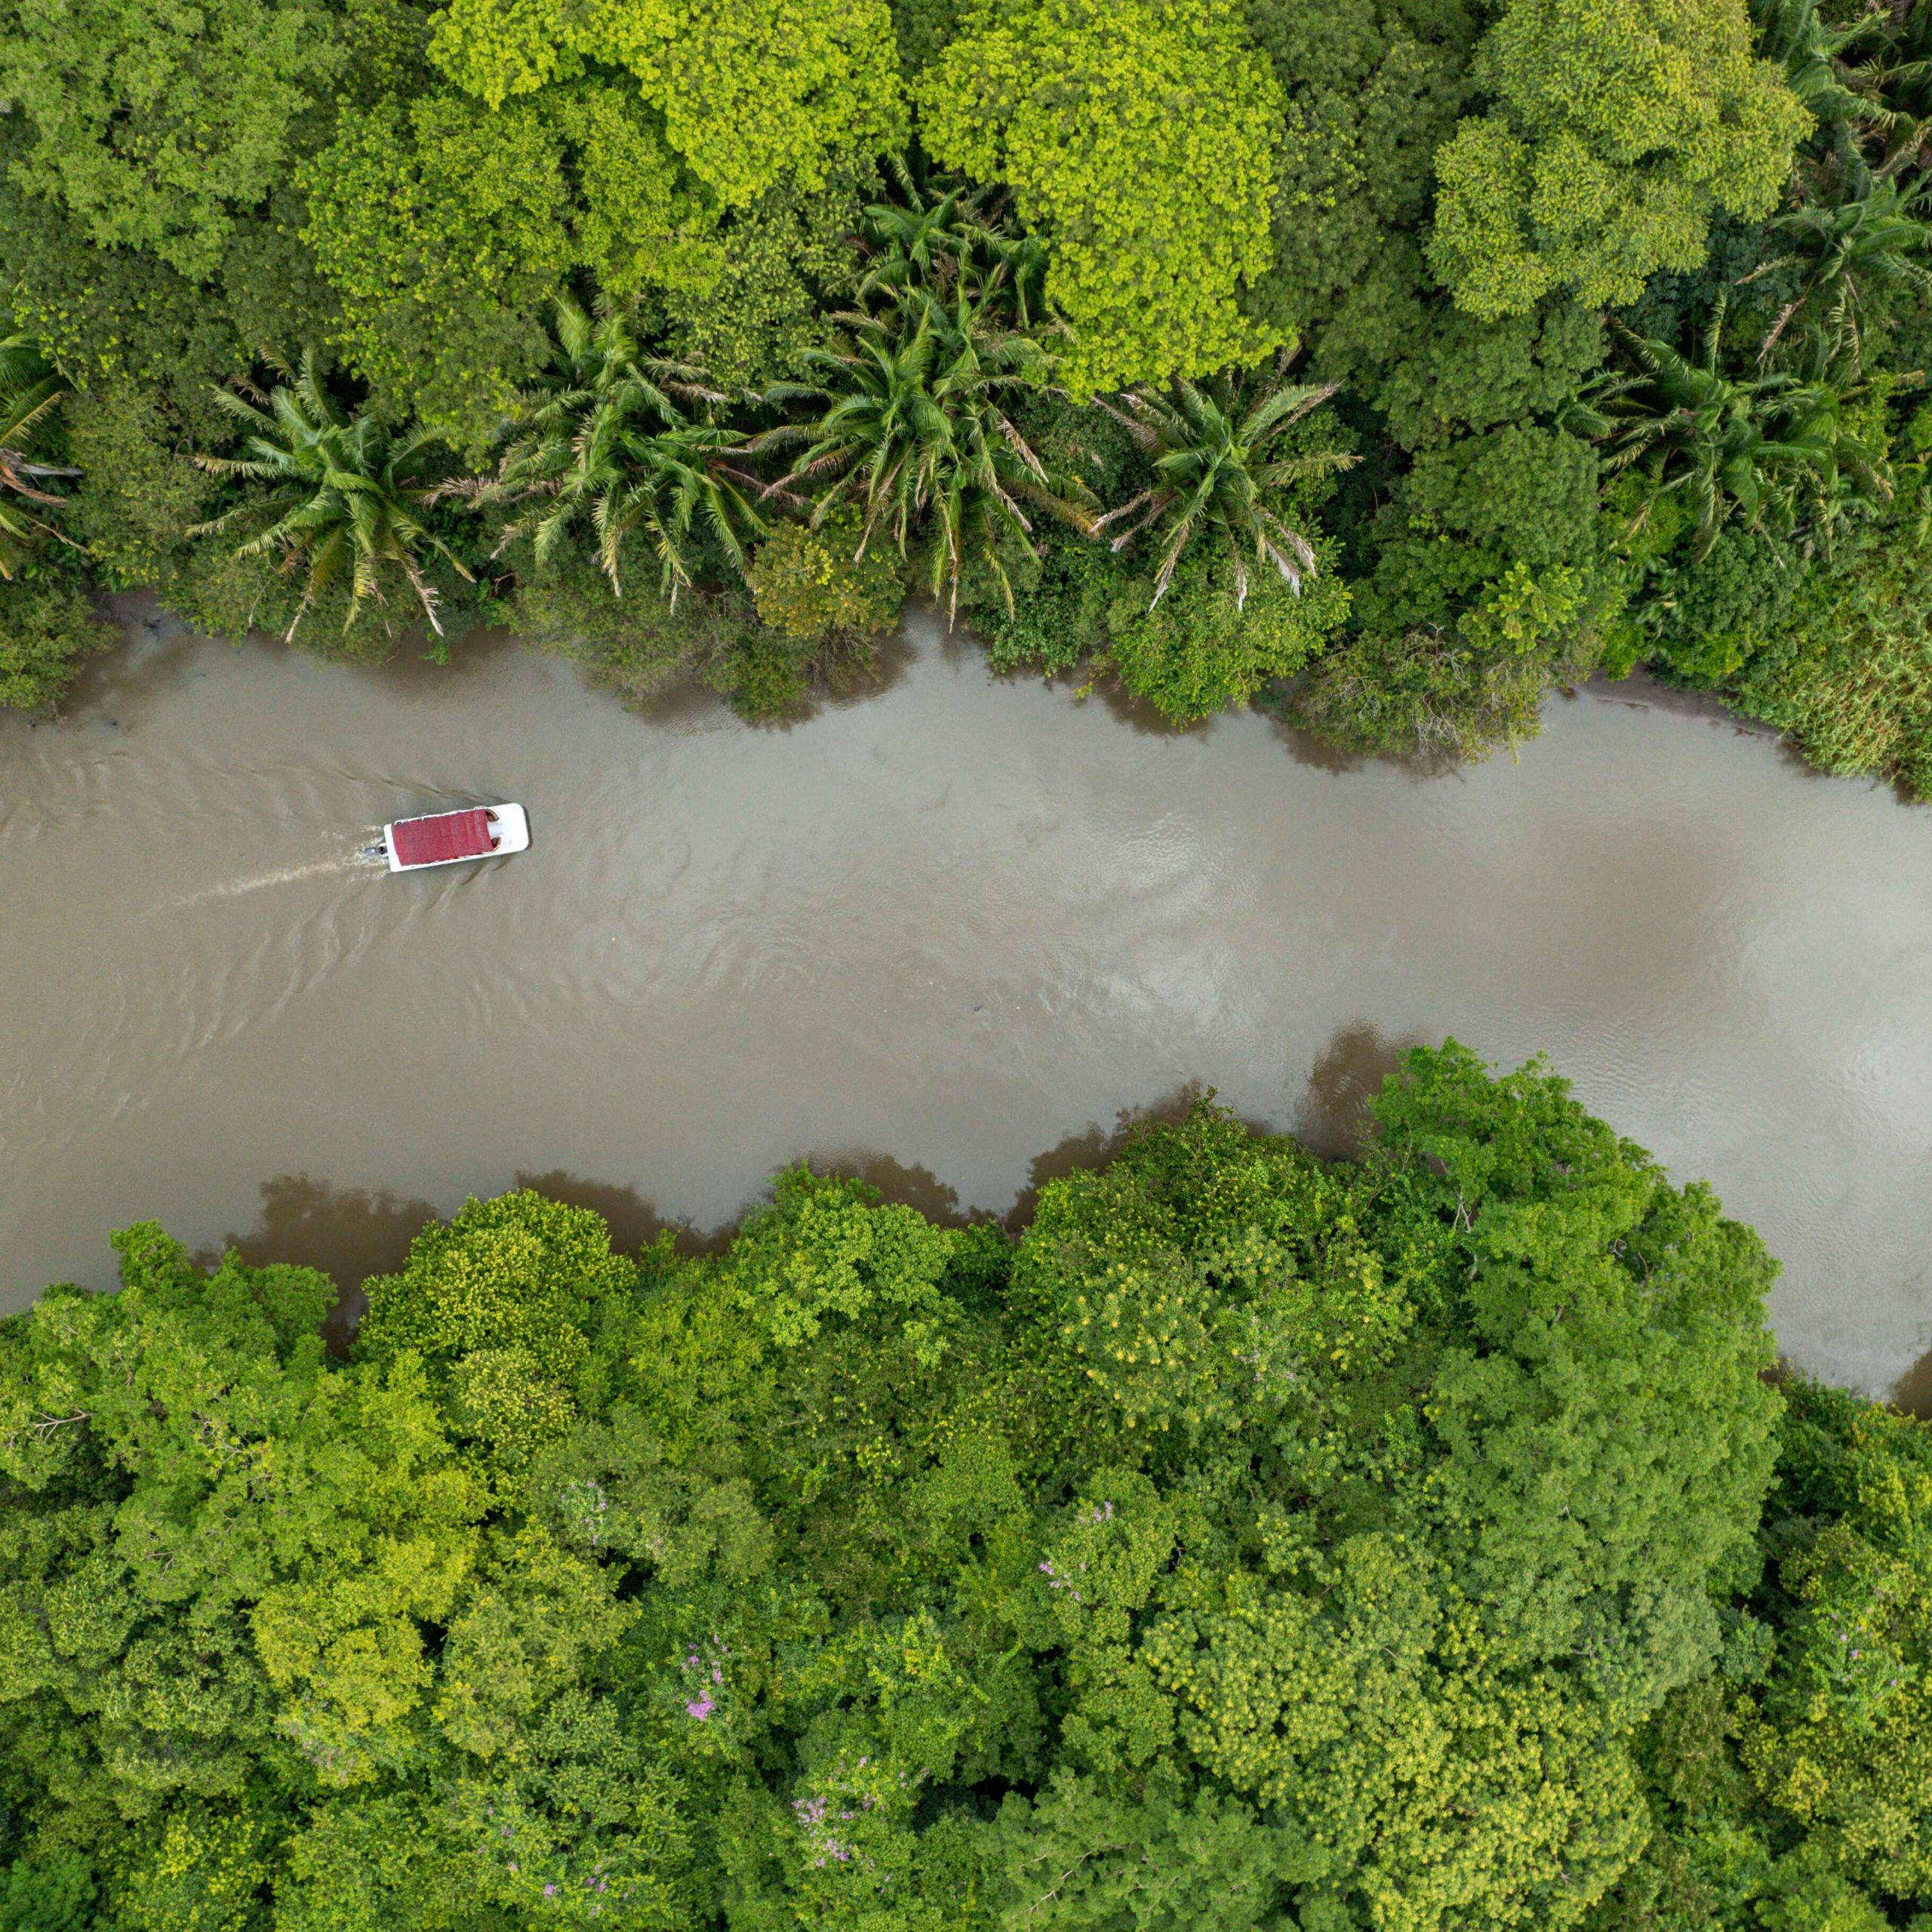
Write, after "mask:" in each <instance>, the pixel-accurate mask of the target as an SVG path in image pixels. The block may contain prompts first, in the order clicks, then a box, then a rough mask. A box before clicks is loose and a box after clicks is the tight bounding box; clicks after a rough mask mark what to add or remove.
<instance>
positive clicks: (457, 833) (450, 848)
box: [372, 804, 530, 872]
mask: <svg viewBox="0 0 1932 1932" xmlns="http://www.w3.org/2000/svg"><path fill="white" fill-rule="evenodd" d="M372 849H373V850H374V851H376V852H378V853H380V854H381V855H382V856H383V857H384V858H386V860H388V861H389V870H390V871H391V872H425V871H427V870H428V869H429V867H430V866H456V865H460V864H462V863H463V862H464V860H468V859H495V858H500V857H503V856H504V855H505V854H507V853H510V852H527V851H529V849H530V818H529V815H528V813H526V812H525V811H524V809H523V808H522V807H521V805H509V804H504V805H472V806H470V807H469V808H466V810H464V811H460V812H435V813H432V814H430V816H429V817H427V818H399V819H397V820H395V822H394V823H392V824H389V825H386V826H383V836H382V841H381V843H380V844H378V845H377V846H375V847H374V848H372Z"/></svg>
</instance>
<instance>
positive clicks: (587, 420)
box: [467, 295, 765, 605]
mask: <svg viewBox="0 0 1932 1932" xmlns="http://www.w3.org/2000/svg"><path fill="white" fill-rule="evenodd" d="M555 306H556V351H555V356H554V358H553V359H552V365H551V374H550V377H549V380H548V381H547V382H546V383H543V384H542V385H541V386H539V387H537V388H536V389H532V390H531V391H529V392H527V393H526V394H525V395H524V397H523V398H521V411H520V421H519V423H518V429H517V430H516V432H515V435H514V436H513V438H512V441H511V442H510V444H509V447H508V448H507V449H506V451H504V454H503V460H502V463H501V464H500V467H499V469H498V472H497V475H496V476H495V477H494V478H492V479H491V480H490V481H488V482H487V483H485V484H483V485H480V486H472V487H471V488H470V489H469V491H468V492H467V494H472V496H480V497H487V498H490V499H493V500H499V501H506V502H510V503H528V506H529V507H528V509H525V512H523V514H522V515H520V516H518V518H515V520H514V521H512V523H511V524H510V525H509V527H508V528H507V529H506V531H505V533H504V537H503V545H500V546H498V547H499V551H500V550H501V549H502V548H503V546H504V545H507V544H509V543H511V542H512V541H514V540H515V539H516V538H518V537H528V538H529V539H530V540H531V545H532V547H533V548H534V550H535V552H536V554H537V561H538V562H539V563H542V562H543V561H546V560H547V559H548V558H549V556H550V555H552V552H554V550H555V547H556V545H557V543H558V540H560V539H561V537H562V536H563V535H564V534H565V532H566V531H568V530H569V529H570V528H571V527H572V526H573V525H574V524H576V523H577V521H579V520H580V518H581V519H587V520H588V521H589V525H590V526H591V528H592V531H593V532H594V534H595V537H596V540H597V552H598V561H599V562H600V563H601V565H602V567H603V568H604V571H605V574H607V575H608V577H609V578H610V580H611V589H613V591H614V592H616V593H617V595H620V596H621V595H623V583H622V580H621V576H620V561H621V558H622V553H623V546H624V543H625V541H626V539H627V538H628V537H630V536H631V534H632V533H633V532H634V531H637V530H638V529H640V528H641V529H642V530H643V531H645V533H646V534H648V537H649V538H650V540H651V548H652V549H653V551H654V552H655V554H656V555H657V560H658V565H659V568H660V581H661V584H662V587H663V589H664V591H665V592H666V594H667V595H669V598H670V599H671V601H672V603H673V604H674V605H675V603H676V601H677V598H678V592H679V591H680V590H681V589H686V588H688V587H689V586H690V585H691V582H692V566H693V561H694V559H693V555H692V534H693V530H694V526H695V525H697V523H698V521H700V519H701V520H702V521H703V522H704V523H705V524H706V525H707V526H708V527H709V529H710V530H711V531H712V534H713V535H714V536H715V537H716V538H717V539H718V543H719V544H720V545H721V547H722V548H723V549H724V552H725V554H726V555H728V557H729V558H731V561H733V562H734V564H736V565H737V567H738V568H739V569H740V571H743V569H744V568H745V566H746V552H745V546H744V535H745V534H749V535H752V536H761V535H762V534H764V529H765V524H764V519H763V518H762V517H761V516H760V515H759V513H758V510H757V509H755V507H754V506H753V505H752V503H751V501H750V500H749V497H747V496H746V490H747V489H755V488H757V487H758V479H757V478H755V477H754V476H753V475H751V473H750V472H748V471H746V470H744V469H740V468H739V467H738V466H737V465H736V463H735V462H734V458H736V457H737V456H738V455H740V454H741V453H742V449H743V441H744V438H743V435H741V434H740V432H738V431H737V430H736V429H733V428H731V426H729V425H728V424H725V423H717V422H715V421H713V420H711V418H710V416H709V411H710V410H711V409H712V408H715V406H716V405H720V404H722V403H724V402H726V401H728V400H729V398H728V397H727V396H725V395H723V394H722V393H721V392H718V391H717V390H715V389H711V388H709V387H708V386H706V383H705V380H704V377H703V372H702V371H700V370H697V369H694V368H691V367H689V366H688V365H685V364H682V363H677V362H671V361H664V360H663V359H661V358H654V357H649V356H646V355H644V354H642V353H641V351H640V350H639V348H638V343H637V340H636V337H635V332H634V331H633V330H632V325H631V322H630V319H629V316H628V315H626V314H624V313H623V312H621V311H617V310H611V311H608V312H605V313H604V314H602V315H598V316H597V317H596V318H594V319H593V318H592V316H590V315H589V314H587V313H586V312H585V310H584V309H583V308H582V307H581V306H579V305H578V304H577V303H575V302H574V301H573V300H571V298H570V297H568V295H560V296H558V297H557V299H556V305H555ZM694 408H697V409H698V410H700V411H703V412H705V413H703V414H693V413H691V411H692V410H693V409H694ZM741 486H742V487H741ZM741 532H742V533H743V534H741Z"/></svg>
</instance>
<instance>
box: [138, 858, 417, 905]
mask: <svg viewBox="0 0 1932 1932" xmlns="http://www.w3.org/2000/svg"><path fill="white" fill-rule="evenodd" d="M385 863H386V861H385V860H383V857H382V855H381V853H380V851H377V853H376V854H374V856H373V857H372V856H371V854H370V852H369V851H368V849H367V848H364V849H362V850H359V851H354V852H348V853H344V854H340V855H339V856H338V857H335V858H333V859H312V860H309V862H308V863H306V865H300V866H282V867H281V869H279V870H278V871H275V872H263V873H261V874H260V875H258V876H257V877H256V878H238V879H230V880H228V881H225V882H224V883H223V884H220V885H210V886H204V887H203V888H202V890H201V891H198V892H190V893H188V894H186V895H185V896H184V897H181V898H180V899H176V900H170V901H169V903H168V908H167V909H168V911H170V912H184V911H186V909H188V908H189V906H205V905H207V904H208V903H211V902H212V901H213V900H217V899H238V898H240V897H242V895H243V894H245V893H250V892H264V891H267V889H268V888H269V887H270V886H272V885H292V884H294V883H295V881H297V879H304V878H321V876H322V875H324V874H325V873H328V872H379V871H380V870H382V869H383V866H384V865H385Z"/></svg>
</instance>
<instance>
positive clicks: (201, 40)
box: [0, 0, 345, 281]
mask: <svg viewBox="0 0 1932 1932" xmlns="http://www.w3.org/2000/svg"><path fill="white" fill-rule="evenodd" d="M344 59H345V55H344V51H343V45H342V39H341V36H340V32H339V30H338V23H337V17H336V16H335V15H334V11H333V10H332V9H331V8H328V7H327V6H325V5H322V4H321V3H320V0H267V4H266V5H252V4H251V5H242V4H236V0H214V4H213V5H208V6H206V7H198V8H190V9H186V10H183V11H177V12H169V13H164V14H157V13H156V12H155V11H154V10H153V9H152V8H146V7H142V6H131V5H126V4H125V0H84V4H82V5H78V6H62V5H49V4H46V0H13V4H10V5H8V6H7V7H6V8H5V9H4V11H0V97H5V99H6V100H8V102H9V103H11V106H12V109H13V111H14V112H17V113H18V114H20V115H21V116H22V117H23V121H24V122H25V125H26V128H27V129H28V130H29V131H30V137H29V140H28V141H27V142H26V144H25V145H24V146H23V147H22V148H21V149H20V150H18V151H17V152H16V153H15V155H14V157H13V159H12V168H13V171H14V180H15V181H16V182H17V184H18V185H19V186H20V187H21V188H23V189H26V190H28V191H29V192H32V193H34V194H36V195H44V196H45V197H47V198H50V199H51V200H53V201H55V202H58V203H59V204H60V205H62V206H63V207H64V208H66V209H68V210H69V211H71V212H72V215H73V216H74V217H75V220H77V221H78V223H80V224H81V226H82V231H83V232H85V235H86V236H87V238H88V240H89V241H91V242H93V243H94V245H97V247H100V248H121V249H129V250H139V251H147V252H149V253H151V254H153V255H154V256H155V257H158V259H159V260H161V261H162V262H164V263H166V264H167V265H168V266H169V267H170V268H171V269H175V270H177V272H179V273H180V274H181V275H184V276H186V277H187V278H189V280H191V281H203V280H205V279H207V278H209V277H211V275H213V274H214V272H215V270H216V269H217V266H218V265H219V263H220V260H221V257H222V256H223V252H224V251H225V249H226V246H227V244H228V242H229V239H230V238H231V237H232V235H233V234H234V232H235V225H236V222H237V219H238V217H239V216H240V215H242V214H245V213H248V212H251V211H253V210H254V208H255V207H256V206H257V205H259V204H260V203H262V202H266V200H267V199H268V198H269V195H270V193H271V192H272V190H273V189H275V186H277V185H278V183H280V182H281V180H283V178H284V177H285V173H286V171H287V169H288V166H289V165H290V162H291V159H292V158H293V157H294V153H295V152H296V151H297V150H296V140H297V130H298V129H299V128H300V125H301V123H302V121H303V117H304V116H305V115H306V114H308V113H309V112H312V110H313V109H314V106H315V103H316V101H317V100H318V98H319V97H324V96H325V95H326V94H327V93H328V91H329V89H330V88H331V85H332V83H333V82H334V81H335V80H336V79H337V77H338V76H339V75H340V74H341V73H342V72H343V65H344Z"/></svg>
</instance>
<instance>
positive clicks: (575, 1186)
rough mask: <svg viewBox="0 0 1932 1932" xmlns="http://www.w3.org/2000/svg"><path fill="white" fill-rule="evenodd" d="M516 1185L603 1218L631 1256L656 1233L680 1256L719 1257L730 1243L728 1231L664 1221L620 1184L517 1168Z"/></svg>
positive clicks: (618, 1247) (617, 1246) (615, 1242)
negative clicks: (668, 1240)
mask: <svg viewBox="0 0 1932 1932" xmlns="http://www.w3.org/2000/svg"><path fill="white" fill-rule="evenodd" d="M511 1185H512V1186H514V1187H528V1188H534V1189H535V1190H536V1191H537V1192H538V1193H539V1194H540V1195H544V1196H545V1197H546V1198H548V1199H549V1200H552V1201H562V1202H563V1204H565V1206H566V1207H588V1208H589V1210H590V1211H591V1212H592V1214H601V1215H602V1216H603V1217H604V1220H605V1225H606V1226H608V1228H609V1229H610V1230H611V1247H612V1248H613V1249H614V1250H615V1251H616V1252H617V1253H618V1254H635V1253H636V1252H637V1251H638V1249H639V1248H643V1247H649V1246H650V1245H651V1243H652V1242H653V1241H655V1240H657V1238H658V1236H659V1235H670V1237H671V1238H672V1240H673V1241H675V1242H676V1244H677V1247H678V1253H679V1254H721V1253H722V1252H723V1251H724V1249H725V1248H727V1247H729V1246H730V1245H731V1230H730V1229H726V1228H716V1229H712V1230H711V1231H710V1232H709V1233H707V1232H704V1231H703V1230H702V1229H698V1228H695V1227H694V1226H692V1225H691V1223H690V1222H689V1221H673V1220H666V1217H664V1216H663V1215H662V1214H660V1213H659V1212H658V1211H657V1208H656V1207H655V1206H654V1205H653V1204H652V1203H651V1202H650V1201H647V1200H646V1199H645V1198H644V1196H643V1195H641V1194H640V1193H638V1191H637V1189H635V1188H634V1187H626V1186H625V1185H624V1184H623V1182H621V1181H614V1180H587V1179H586V1177H584V1176H583V1175H582V1174H571V1173H569V1172H568V1171H566V1170H565V1169H564V1168H552V1169H551V1170H550V1171H549V1173H548V1174H529V1173H526V1172H525V1171H523V1170H521V1169H518V1172H517V1176H516V1178H515V1180H514V1181H513V1182H512V1183H511Z"/></svg>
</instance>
